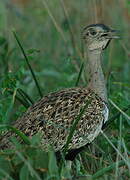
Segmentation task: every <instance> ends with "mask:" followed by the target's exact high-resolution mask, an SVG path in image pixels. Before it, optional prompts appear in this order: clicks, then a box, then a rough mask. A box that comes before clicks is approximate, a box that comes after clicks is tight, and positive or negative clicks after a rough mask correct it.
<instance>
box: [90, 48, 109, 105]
mask: <svg viewBox="0 0 130 180" xmlns="http://www.w3.org/2000/svg"><path fill="white" fill-rule="evenodd" d="M101 58H102V50H93V51H90V50H88V51H87V60H88V64H89V84H88V87H89V88H90V89H92V90H93V91H94V92H95V93H96V94H97V95H98V96H99V97H101V98H102V99H103V100H104V101H105V102H107V90H106V83H105V79H104V74H103V71H102V67H101Z"/></svg>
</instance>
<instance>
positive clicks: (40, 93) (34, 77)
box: [13, 31, 43, 98]
mask: <svg viewBox="0 0 130 180" xmlns="http://www.w3.org/2000/svg"><path fill="white" fill-rule="evenodd" d="M13 35H14V37H15V39H16V41H17V43H18V45H19V47H20V49H21V51H22V53H23V56H24V58H25V61H26V63H27V65H28V68H29V70H30V72H31V74H32V77H33V79H34V82H35V84H36V87H37V90H38V92H39V95H40V97H41V98H42V97H43V96H42V92H41V89H40V86H39V84H38V81H37V79H36V76H35V73H34V71H33V69H32V67H31V65H30V64H29V60H28V57H27V55H26V53H25V50H24V48H23V46H22V44H21V42H20V41H19V39H18V36H17V34H16V32H15V31H13Z"/></svg>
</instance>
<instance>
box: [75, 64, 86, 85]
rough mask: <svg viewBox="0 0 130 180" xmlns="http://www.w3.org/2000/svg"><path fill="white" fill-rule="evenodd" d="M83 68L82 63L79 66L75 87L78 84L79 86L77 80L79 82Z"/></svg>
mask: <svg viewBox="0 0 130 180" xmlns="http://www.w3.org/2000/svg"><path fill="white" fill-rule="evenodd" d="M83 68H84V63H82V64H81V67H80V71H79V74H78V78H77V80H76V83H75V86H78V84H79V80H80V77H81V74H82V72H83Z"/></svg>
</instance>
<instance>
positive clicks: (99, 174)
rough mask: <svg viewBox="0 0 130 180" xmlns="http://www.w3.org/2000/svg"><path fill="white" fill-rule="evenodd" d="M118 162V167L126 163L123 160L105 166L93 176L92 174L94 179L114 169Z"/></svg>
mask: <svg viewBox="0 0 130 180" xmlns="http://www.w3.org/2000/svg"><path fill="white" fill-rule="evenodd" d="M117 163H118V167H121V166H124V165H125V164H126V163H125V162H124V161H123V160H121V161H119V162H115V163H113V164H111V165H110V166H108V167H106V168H103V169H101V170H99V171H97V172H96V173H95V174H94V175H93V176H92V180H96V179H98V178H99V177H101V176H103V175H104V174H106V173H108V172H110V171H112V170H114V169H115V168H116V165H117Z"/></svg>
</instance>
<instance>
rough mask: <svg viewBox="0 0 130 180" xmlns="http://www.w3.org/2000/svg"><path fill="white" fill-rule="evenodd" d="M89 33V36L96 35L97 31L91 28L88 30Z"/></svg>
mask: <svg viewBox="0 0 130 180" xmlns="http://www.w3.org/2000/svg"><path fill="white" fill-rule="evenodd" d="M89 33H90V35H91V36H95V35H97V31H95V30H93V29H91V30H90V31H89Z"/></svg>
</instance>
